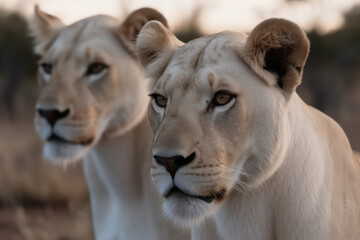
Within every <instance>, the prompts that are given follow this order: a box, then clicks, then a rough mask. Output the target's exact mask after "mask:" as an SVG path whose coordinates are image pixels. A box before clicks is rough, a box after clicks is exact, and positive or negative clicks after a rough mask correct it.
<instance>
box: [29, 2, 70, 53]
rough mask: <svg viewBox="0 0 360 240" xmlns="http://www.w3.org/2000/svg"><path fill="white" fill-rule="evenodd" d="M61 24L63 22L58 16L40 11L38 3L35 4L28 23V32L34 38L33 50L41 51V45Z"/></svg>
mask: <svg viewBox="0 0 360 240" xmlns="http://www.w3.org/2000/svg"><path fill="white" fill-rule="evenodd" d="M63 26H64V24H63V22H62V21H61V20H60V19H59V18H57V17H55V16H53V15H50V14H47V13H45V12H43V11H41V10H40V7H39V5H37V4H36V5H35V8H34V18H33V20H32V22H31V23H30V32H31V35H32V36H33V37H34V38H35V52H36V53H41V52H42V49H41V46H42V45H44V43H46V42H47V41H48V40H49V39H50V38H51V37H52V36H53V35H54V34H55V33H56V32H58V31H59V30H60V29H61V28H62V27H63Z"/></svg>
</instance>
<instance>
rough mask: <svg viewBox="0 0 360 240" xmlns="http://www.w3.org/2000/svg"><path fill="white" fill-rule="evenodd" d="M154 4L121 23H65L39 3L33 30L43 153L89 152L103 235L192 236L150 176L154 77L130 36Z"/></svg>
mask: <svg viewBox="0 0 360 240" xmlns="http://www.w3.org/2000/svg"><path fill="white" fill-rule="evenodd" d="M151 19H157V20H159V21H161V22H162V23H163V24H165V25H166V20H165V19H164V17H163V16H162V15H161V14H160V13H159V12H157V11H155V10H153V9H149V8H144V9H140V10H138V11H135V12H133V13H132V14H131V15H129V17H128V18H127V19H126V20H125V21H124V22H123V23H122V24H121V23H120V22H119V20H117V19H115V18H112V17H109V16H103V15H98V16H93V17H89V18H86V19H83V20H81V21H78V22H76V23H74V24H71V25H69V26H65V25H64V24H63V23H62V22H61V21H60V20H59V19H58V18H57V17H54V16H51V15H49V14H47V13H44V12H42V11H40V9H39V7H36V8H35V19H34V22H33V25H32V32H33V35H34V36H35V39H36V46H35V51H36V53H38V54H40V55H41V61H40V64H39V71H38V81H39V84H40V86H41V92H40V96H39V99H38V102H37V105H36V116H35V126H36V130H37V132H38V133H39V135H40V136H41V137H42V139H43V140H44V141H45V146H44V156H45V157H46V158H48V159H49V160H50V161H52V162H55V163H66V162H69V161H72V160H76V159H79V158H82V157H85V160H84V162H83V164H84V171H85V177H86V181H87V184H88V187H89V192H90V201H91V211H92V219H93V226H94V230H95V238H96V239H105V240H109V239H127V240H128V239H134V240H138V239H154V240H158V239H164V240H165V239H166V240H167V239H172V238H174V239H187V238H188V237H187V236H188V235H189V233H187V232H181V231H179V230H176V229H174V228H173V224H172V223H168V222H166V221H165V220H163V218H162V217H161V203H160V198H159V197H158V196H157V194H156V190H155V188H154V187H153V185H152V182H151V177H150V167H151V164H150V157H151V155H150V152H151V139H152V132H151V128H150V125H149V123H148V120H147V116H146V107H147V104H148V97H147V92H146V84H147V79H146V78H145V77H144V74H143V70H142V67H141V64H140V63H139V62H138V59H137V55H136V53H135V51H134V49H135V46H134V45H133V42H132V41H131V40H133V39H135V37H136V35H137V33H138V31H139V30H140V29H141V27H142V26H143V25H144V24H145V23H146V22H147V21H149V20H151Z"/></svg>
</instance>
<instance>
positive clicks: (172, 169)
mask: <svg viewBox="0 0 360 240" xmlns="http://www.w3.org/2000/svg"><path fill="white" fill-rule="evenodd" d="M154 158H155V159H156V162H157V163H158V164H160V165H162V166H164V167H165V168H166V170H167V171H168V172H169V173H170V175H171V177H172V178H174V176H175V173H176V171H177V170H178V169H179V168H180V167H182V166H184V165H186V164H188V163H190V162H192V161H193V160H194V159H195V153H194V152H193V153H192V154H190V155H189V156H188V157H186V158H184V157H183V156H179V155H177V156H174V157H161V156H157V155H154Z"/></svg>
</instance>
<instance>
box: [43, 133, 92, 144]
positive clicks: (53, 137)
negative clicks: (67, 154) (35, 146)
mask: <svg viewBox="0 0 360 240" xmlns="http://www.w3.org/2000/svg"><path fill="white" fill-rule="evenodd" d="M47 141H49V142H51V141H56V142H63V143H69V144H78V145H89V144H90V143H91V142H92V141H93V139H88V140H86V141H70V140H66V139H65V138H62V137H59V136H58V135H56V134H51V135H50V137H48V139H47Z"/></svg>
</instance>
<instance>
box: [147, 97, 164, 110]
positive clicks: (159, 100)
mask: <svg viewBox="0 0 360 240" xmlns="http://www.w3.org/2000/svg"><path fill="white" fill-rule="evenodd" d="M150 96H151V97H152V98H153V99H154V101H155V103H156V105H158V106H159V107H161V108H164V107H166V104H167V98H166V97H164V96H162V95H160V94H152V95H150Z"/></svg>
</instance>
